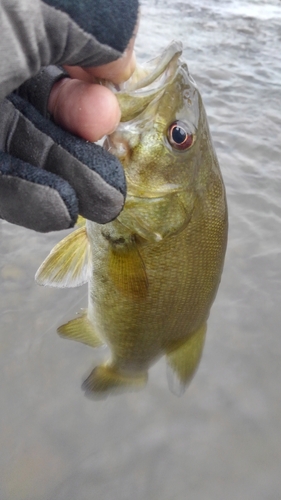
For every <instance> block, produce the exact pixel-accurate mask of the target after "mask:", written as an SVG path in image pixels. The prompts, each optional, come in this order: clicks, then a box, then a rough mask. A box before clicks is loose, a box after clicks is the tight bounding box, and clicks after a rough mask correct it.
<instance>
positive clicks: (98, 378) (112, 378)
mask: <svg viewBox="0 0 281 500" xmlns="http://www.w3.org/2000/svg"><path fill="white" fill-rule="evenodd" d="M147 378H148V375H147V372H142V373H137V374H133V373H124V372H120V371H119V370H118V369H116V368H115V367H113V366H111V365H100V366H97V367H96V368H94V369H93V371H92V372H91V373H90V375H89V377H88V378H87V379H86V380H85V382H83V384H82V389H83V390H85V393H86V395H87V396H93V397H94V396H95V395H96V396H98V395H100V396H101V395H103V396H104V397H106V396H108V395H109V394H110V393H120V392H125V391H134V390H140V389H143V387H144V386H145V385H146V382H147Z"/></svg>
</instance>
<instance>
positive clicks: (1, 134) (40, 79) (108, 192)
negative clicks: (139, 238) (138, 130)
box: [0, 0, 137, 232]
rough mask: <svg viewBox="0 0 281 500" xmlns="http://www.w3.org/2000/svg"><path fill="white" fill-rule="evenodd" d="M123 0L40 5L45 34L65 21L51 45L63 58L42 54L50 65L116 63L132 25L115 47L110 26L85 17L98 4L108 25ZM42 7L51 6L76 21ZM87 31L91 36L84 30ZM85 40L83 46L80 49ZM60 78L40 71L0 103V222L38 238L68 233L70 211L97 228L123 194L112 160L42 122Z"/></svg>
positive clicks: (118, 168)
mask: <svg viewBox="0 0 281 500" xmlns="http://www.w3.org/2000/svg"><path fill="white" fill-rule="evenodd" d="M126 2H127V0H126ZM126 2H122V0H121V1H119V2H118V1H117V0H114V1H113V0H111V1H109V0H107V1H105V0H104V1H102V0H83V1H80V2H77V1H75V2H72V1H71V0H69V1H67V0H57V1H55V0H54V1H51V0H46V1H45V2H44V8H43V12H44V16H45V18H44V22H45V27H46V32H47V33H48V34H49V36H50V37H51V38H52V35H54V32H53V31H52V30H53V29H54V25H56V26H57V29H59V26H60V24H59V21H60V20H61V15H62V16H63V17H62V19H63V22H65V18H66V19H67V23H68V33H67V36H66V34H65V33H62V35H61V36H59V34H58V33H57V32H55V35H54V36H53V38H54V39H55V40H52V42H53V45H54V46H56V45H57V47H56V49H58V40H60V38H63V39H64V54H61V53H60V54H59V56H58V53H59V50H55V49H54V47H53V49H52V51H50V53H51V55H52V56H53V59H55V60H56V61H58V62H61V63H67V64H82V65H83V64H84V65H86V64H87V63H88V65H94V64H101V62H102V61H103V62H104V63H106V62H108V61H109V60H113V59H116V54H117V57H118V56H119V55H120V53H119V51H120V52H121V51H122V50H124V48H125V47H126V45H127V44H128V41H129V39H130V38H131V36H132V32H133V29H134V23H133V21H132V19H131V27H130V28H129V29H128V26H127V28H126V29H125V30H124V29H123V31H122V29H121V34H120V37H119V38H121V42H120V40H119V46H117V45H118V43H117V40H118V36H117V31H116V26H115V29H113V30H108V25H107V26H106V28H104V26H105V25H104V23H103V22H102V21H101V18H99V16H95V22H94V23H92V24H89V23H90V21H89V18H92V17H93V14H92V15H91V10H93V6H94V8H95V9H96V8H97V6H99V14H101V13H102V14H103V16H105V17H106V19H107V23H108V14H109V12H111V13H112V9H113V12H114V9H115V10H116V6H117V5H118V6H119V5H120V6H121V7H122V5H123V6H124V5H125V3H126ZM36 3H38V2H36ZM45 4H49V5H52V6H54V5H58V6H59V7H61V9H62V10H65V11H66V12H68V14H69V16H73V18H76V21H77V22H76V23H75V22H74V21H73V20H72V19H71V18H70V17H69V16H66V15H65V14H62V12H60V11H55V9H54V8H53V7H49V6H47V5H45ZM132 4H134V6H135V7H137V0H132ZM132 4H131V6H129V10H130V7H132ZM126 7H127V3H126ZM131 10H132V9H131ZM54 12H55V14H56V15H54ZM136 15H137V9H136V12H134V15H133V16H132V18H133V20H134V22H135V21H136ZM105 17H103V21H104V20H105ZM119 21H120V20H119ZM111 22H112V19H111ZM113 24H114V23H113ZM119 24H120V22H119ZM125 24H126V23H125ZM127 24H128V23H127ZM129 24H130V23H129ZM121 25H122V22H121ZM79 26H82V27H83V28H84V31H82V30H81V29H80V28H79ZM93 29H94V30H95V32H94V34H95V35H96V38H95V37H94V36H92V33H91V32H87V31H86V30H93ZM81 33H82V35H81ZM85 36H86V39H87V43H86V45H85V44H84V45H83V43H82V41H83V42H84V41H85V40H84V38H85ZM79 37H80V38H79ZM83 37H84V38H83ZM98 37H99V38H98ZM106 37H108V38H106ZM66 39H67V42H66ZM97 39H99V40H100V41H99V42H97ZM75 40H76V46H75ZM48 42H50V39H49V38H48ZM79 42H80V44H79ZM97 44H98V46H99V50H97ZM107 44H108V45H107ZM110 44H111V45H110ZM122 44H123V45H122ZM0 45H1V41H0ZM49 45H50V43H49ZM77 46H78V49H77ZM104 47H105V49H104ZM111 47H112V48H111ZM41 49H42V47H41ZM95 51H96V52H95ZM43 52H44V51H43ZM93 59H95V61H93ZM30 60H31V61H32V58H30ZM40 64H41V62H40ZM64 76H65V73H64V72H62V71H61V70H59V69H58V68H56V67H54V66H53V67H47V68H44V69H43V70H42V71H41V72H39V74H38V75H37V76H36V77H35V78H33V79H31V80H29V81H28V82H26V83H25V84H24V85H22V86H21V87H20V89H19V90H18V91H17V92H16V93H13V94H10V95H9V96H8V97H7V98H6V99H4V100H3V101H2V102H1V105H0V115H1V120H0V150H1V151H0V217H2V218H3V219H6V220H7V221H9V222H12V223H15V224H19V225H22V226H25V227H28V228H31V229H35V230H36V231H42V232H46V231H53V230H58V229H65V228H68V227H72V226H73V225H74V224H75V222H76V219H77V216H78V213H80V214H81V215H83V216H84V217H85V218H87V219H90V220H94V221H96V222H99V223H106V222H109V221H110V220H112V219H114V218H115V217H117V215H118V214H119V212H120V211H121V209H122V207H123V204H124V198H125V194H126V187H125V177H124V173H123V169H122V166H121V164H120V163H119V161H118V160H117V159H116V158H114V157H113V156H112V155H110V154H109V153H108V152H106V151H105V150H103V149H102V148H101V147H100V146H98V145H95V144H91V143H88V142H86V141H84V140H83V139H79V138H77V137H75V136H72V135H71V134H69V133H67V132H65V131H63V130H62V129H60V128H59V127H57V126H56V125H55V124H54V123H52V121H50V120H48V119H47V118H46V117H47V102H48V98H49V93H50V90H51V87H52V85H53V84H54V82H55V81H57V80H58V79H60V78H61V77H64ZM0 78H1V74H0ZM0 86H1V80H0ZM30 103H32V104H30ZM34 106H35V107H36V108H37V109H38V110H39V111H40V113H41V114H40V113H39V112H38V111H37V110H36V109H35V107H34Z"/></svg>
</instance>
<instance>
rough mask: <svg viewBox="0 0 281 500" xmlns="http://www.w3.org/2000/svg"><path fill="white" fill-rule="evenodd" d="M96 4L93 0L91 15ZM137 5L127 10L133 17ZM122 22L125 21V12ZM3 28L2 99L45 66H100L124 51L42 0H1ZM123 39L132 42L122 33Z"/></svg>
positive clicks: (0, 17)
mask: <svg viewBox="0 0 281 500" xmlns="http://www.w3.org/2000/svg"><path fill="white" fill-rule="evenodd" d="M118 1H119V0H114V3H118ZM77 3H78V0H77V2H76V5H77ZM94 7H95V1H94V0H92V10H91V13H90V14H91V15H93V11H94ZM136 7H137V5H136V0H130V2H128V5H127V10H129V11H130V12H131V15H132V18H133V19H134V18H137V8H136ZM77 8H78V7H77ZM121 19H122V18H121ZM119 20H120V18H119ZM111 23H114V20H111ZM123 24H125V25H126V17H125V16H124V21H123ZM121 28H122V26H121ZM0 30H1V46H0V50H1V65H0V100H1V99H3V98H4V97H5V96H6V95H7V94H9V93H10V92H11V91H12V90H14V89H16V88H17V87H19V86H20V85H21V84H22V83H23V82H24V81H26V80H28V79H29V78H31V77H32V76H34V75H36V74H37V73H38V72H39V71H40V69H41V67H42V66H48V65H49V64H58V65H62V64H70V65H79V66H98V65H102V64H106V63H108V62H111V61H114V60H116V59H118V58H119V57H121V55H122V52H120V51H119V50H116V48H113V47H110V46H109V45H107V44H106V43H101V42H100V41H98V39H97V38H95V36H94V35H95V34H90V33H88V32H86V31H85V30H83V29H82V28H81V27H80V26H79V25H78V24H77V23H76V22H75V21H74V20H73V19H72V18H71V17H70V16H69V15H68V14H65V13H64V12H62V11H60V10H58V9H56V8H55V7H51V6H49V5H47V4H46V3H43V2H40V1H39V0H24V2H23V1H22V0H1V2H0ZM117 31H118V30H117ZM120 31H121V32H122V29H121V30H120ZM132 34H133V31H132V33H131V35H129V32H128V33H127V36H132ZM122 36H123V35H122V33H121V35H120V37H121V38H122ZM124 41H125V42H127V43H128V42H129V40H126V38H124V36H123V43H124Z"/></svg>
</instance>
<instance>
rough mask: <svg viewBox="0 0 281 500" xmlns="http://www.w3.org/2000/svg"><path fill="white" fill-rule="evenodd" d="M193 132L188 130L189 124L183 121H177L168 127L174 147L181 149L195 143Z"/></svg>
mask: <svg viewBox="0 0 281 500" xmlns="http://www.w3.org/2000/svg"><path fill="white" fill-rule="evenodd" d="M193 140H194V137H193V134H192V132H190V130H188V126H187V125H186V124H185V123H183V122H181V121H178V120H177V121H175V122H174V123H172V125H170V127H169V129H168V141H169V143H170V144H171V146H172V147H173V148H174V149H179V150H181V151H183V150H185V149H188V148H190V146H192V144H193Z"/></svg>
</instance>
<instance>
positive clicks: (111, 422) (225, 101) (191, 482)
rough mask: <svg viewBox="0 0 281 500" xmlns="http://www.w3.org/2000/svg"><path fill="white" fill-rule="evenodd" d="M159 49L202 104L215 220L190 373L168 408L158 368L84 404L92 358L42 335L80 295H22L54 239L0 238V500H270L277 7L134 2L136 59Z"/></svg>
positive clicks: (277, 370)
mask: <svg viewBox="0 0 281 500" xmlns="http://www.w3.org/2000/svg"><path fill="white" fill-rule="evenodd" d="M172 39H178V40H181V41H183V43H184V47H185V50H184V53H185V58H186V60H187V61H188V64H189V68H190V71H191V73H192V75H193V76H194V78H195V80H196V81H197V83H198V85H199V88H200V90H201V92H202V95H203V98H204V101H205V106H206V109H207V113H208V115H209V121H210V126H211V130H212V134H213V138H214V141H215V145H216V149H217V153H218V156H219V160H220V164H221V168H222V172H223V176H224V180H225V184H226V190H227V196H228V205H229V218H230V232H229V245H228V252H227V258H226V264H225V270H224V274H223V279H222V283H221V287H220V290H219V293H218V296H217V299H216V302H215V304H214V306H213V308H212V313H211V317H210V321H209V329H208V337H207V343H206V347H205V350H204V355H203V359H202V362H201V365H200V368H199V370H198V373H197V375H196V377H195V378H194V380H193V382H192V384H191V386H190V387H189V389H188V391H187V393H186V395H185V396H184V397H183V398H181V399H178V398H176V397H174V396H173V395H172V394H170V393H169V391H168V388H167V383H166V374H165V365H164V362H162V361H161V362H160V363H158V364H157V365H155V366H154V367H153V368H152V370H151V372H150V380H149V384H148V386H147V388H146V389H145V390H144V391H142V392H140V393H135V394H134V393H132V394H129V395H122V396H118V397H112V398H109V399H108V400H105V401H100V402H91V401H89V400H87V399H85V398H84V396H83V393H82V392H81V391H80V382H81V381H82V380H83V378H84V377H85V375H86V374H87V373H88V372H87V370H89V369H90V368H91V367H92V366H93V363H94V362H95V363H97V362H98V360H99V356H101V355H102V354H95V353H94V351H92V350H91V349H90V348H88V347H86V346H83V345H79V344H77V343H71V342H67V341H64V340H61V339H60V338H59V337H58V336H57V335H56V332H55V330H56V327H57V326H58V325H59V324H61V323H62V322H63V321H64V320H65V319H66V318H70V317H71V316H72V315H73V313H74V312H76V311H77V310H79V308H80V307H83V306H85V304H86V294H87V289H86V287H82V288H78V289H75V290H55V289H47V288H46V289H45V288H41V287H38V286H37V285H36V284H35V283H34V281H33V276H34V273H35V271H36V269H37V267H38V266H39V264H40V263H41V261H42V260H43V258H44V257H45V256H46V254H47V253H48V251H49V249H50V248H51V247H52V246H53V244H54V243H55V242H56V241H57V240H58V239H61V237H62V234H60V235H57V234H51V235H46V236H43V235H38V234H35V233H33V232H32V231H28V230H25V229H21V228H18V227H15V226H12V225H9V224H7V223H2V225H1V229H0V230H1V243H0V253H1V259H2V260H1V269H0V272H1V278H2V279H1V291H0V294H1V301H0V315H1V344H0V366H1V384H0V398H1V417H0V419H1V424H0V448H1V458H0V461H1V465H0V498H1V500H53V499H55V500H77V499H79V500H92V499H96V498H103V499H104V500H112V499H114V500H131V499H132V498H134V499H135V500H148V499H149V500H153V499H161V500H172V499H175V498H176V499H178V500H181V499H186V498H190V499H192V500H203V499H204V500H205V499H206V500H224V499H225V498H227V500H234V499H235V500H237V499H238V498H241V499H243V500H252V499H253V498H255V500H265V499H266V500H278V499H279V498H280V494H281V493H280V492H281V477H280V461H281V420H280V412H281V398H280V383H281V363H280V359H281V341H280V324H281V308H280V304H279V302H280V300H279V296H280V289H281V230H280V228H281V208H280V207H281V201H280V193H281V166H280V144H281V132H280V130H281V127H280V125H281V119H280V97H281V90H280V71H281V56H280V39H281V6H280V2H279V0H270V1H262V0H260V1H259V0H256V1H254V0H245V1H239V0H217V1H215V0H209V1H207V0H195V1H193V2H185V1H183V2H175V3H173V2H169V1H164V0H158V2H152V1H149V0H146V1H143V7H142V22H141V26H140V34H139V37H138V42H137V52H138V56H139V59H142V60H144V59H147V58H150V57H152V56H153V55H155V54H157V53H158V52H159V51H160V49H162V48H163V47H164V46H166V44H167V43H168V42H169V41H170V40H172Z"/></svg>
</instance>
